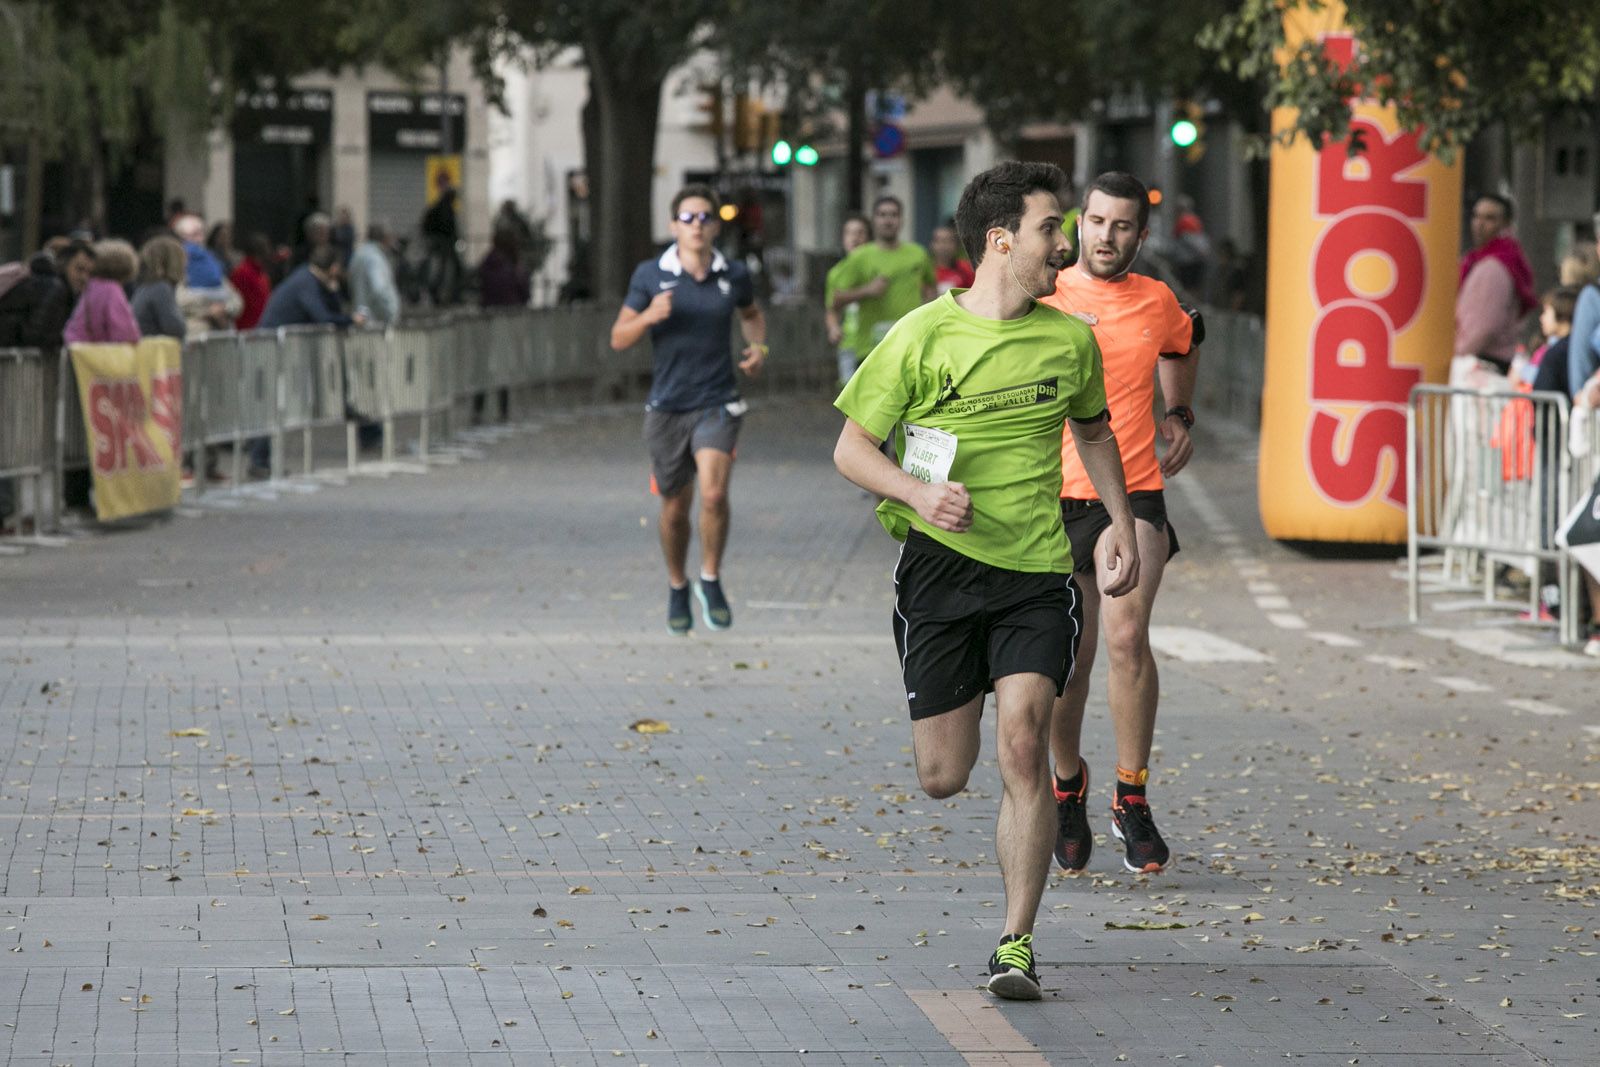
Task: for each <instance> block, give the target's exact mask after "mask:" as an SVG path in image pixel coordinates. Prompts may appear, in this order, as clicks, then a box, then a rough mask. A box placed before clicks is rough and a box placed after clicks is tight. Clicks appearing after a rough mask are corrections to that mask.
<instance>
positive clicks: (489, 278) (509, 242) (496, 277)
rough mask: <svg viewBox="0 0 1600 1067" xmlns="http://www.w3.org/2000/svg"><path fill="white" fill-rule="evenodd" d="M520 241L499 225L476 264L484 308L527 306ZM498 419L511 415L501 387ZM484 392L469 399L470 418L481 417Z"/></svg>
mask: <svg viewBox="0 0 1600 1067" xmlns="http://www.w3.org/2000/svg"><path fill="white" fill-rule="evenodd" d="M520 245H521V242H520V239H519V238H518V236H517V232H516V230H514V229H512V228H510V227H506V226H501V227H498V228H496V229H495V231H494V243H493V245H492V246H491V247H490V249H489V252H488V254H487V255H485V256H484V257H483V259H482V261H480V262H479V263H478V303H479V305H480V306H482V307H486V308H513V307H527V306H528V300H529V298H530V297H531V296H532V290H531V288H530V286H529V284H528V272H527V270H526V269H525V268H524V267H523V266H522V257H521V247H520ZM499 393H500V405H499V406H500V418H501V420H502V421H504V420H505V419H507V418H508V417H510V414H511V392H510V390H508V389H501V390H500V391H499ZM484 406H485V394H483V393H478V394H476V395H475V396H473V398H472V417H473V421H474V422H476V421H480V420H481V419H482V417H483V409H484Z"/></svg>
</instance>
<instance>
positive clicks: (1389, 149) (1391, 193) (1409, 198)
mask: <svg viewBox="0 0 1600 1067" xmlns="http://www.w3.org/2000/svg"><path fill="white" fill-rule="evenodd" d="M1350 131H1351V133H1352V134H1354V133H1356V132H1359V133H1361V135H1362V138H1363V148H1364V149H1365V150H1364V151H1363V152H1362V153H1361V154H1360V155H1359V156H1351V155H1348V154H1347V153H1346V152H1345V149H1344V145H1343V144H1337V145H1329V146H1328V147H1326V148H1324V149H1322V151H1320V152H1318V153H1317V214H1319V215H1337V214H1340V213H1341V212H1345V211H1349V210H1350V209H1351V208H1357V207H1386V208H1388V209H1389V210H1391V211H1398V212H1399V213H1400V214H1402V215H1404V216H1405V217H1406V218H1408V219H1420V218H1426V217H1427V214H1428V183H1427V182H1425V181H1423V180H1422V179H1420V178H1402V177H1401V175H1402V174H1406V173H1408V172H1410V170H1411V169H1412V168H1413V167H1416V166H1420V165H1421V164H1422V163H1423V162H1424V161H1426V160H1427V158H1428V156H1427V153H1426V152H1424V151H1423V150H1422V149H1421V148H1419V147H1418V146H1417V135H1416V134H1415V133H1414V132H1410V133H1396V134H1395V135H1394V137H1392V138H1385V137H1384V135H1383V130H1382V128H1380V127H1379V126H1378V125H1377V124H1376V123H1374V122H1371V121H1369V120H1367V119H1354V120H1352V121H1351V123H1350Z"/></svg>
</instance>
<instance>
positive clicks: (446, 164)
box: [426, 155, 461, 204]
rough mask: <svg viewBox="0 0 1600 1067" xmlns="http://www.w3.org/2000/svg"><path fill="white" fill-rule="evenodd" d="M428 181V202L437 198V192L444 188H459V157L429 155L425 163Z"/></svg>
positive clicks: (430, 202)
mask: <svg viewBox="0 0 1600 1067" xmlns="http://www.w3.org/2000/svg"><path fill="white" fill-rule="evenodd" d="M426 173H427V181H428V194H427V195H428V203H429V204H432V203H434V202H435V201H436V200H438V199H439V194H440V193H442V192H444V190H445V189H447V188H448V189H455V190H457V191H458V192H459V190H460V189H461V157H460V156H458V155H451V156H429V157H428V162H427V165H426Z"/></svg>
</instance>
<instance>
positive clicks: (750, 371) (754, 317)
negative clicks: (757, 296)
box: [739, 304, 767, 378]
mask: <svg viewBox="0 0 1600 1067" xmlns="http://www.w3.org/2000/svg"><path fill="white" fill-rule="evenodd" d="M739 332H740V333H741V334H743V335H744V341H745V346H744V358H743V359H741V360H740V361H739V369H740V370H742V371H744V372H745V374H747V375H749V376H750V377H752V378H754V377H755V376H756V375H757V374H760V373H761V365H762V364H763V363H765V362H766V359H767V316H766V315H765V314H764V313H763V312H762V310H761V308H760V306H759V305H756V304H751V305H750V306H748V307H742V308H740V309H739Z"/></svg>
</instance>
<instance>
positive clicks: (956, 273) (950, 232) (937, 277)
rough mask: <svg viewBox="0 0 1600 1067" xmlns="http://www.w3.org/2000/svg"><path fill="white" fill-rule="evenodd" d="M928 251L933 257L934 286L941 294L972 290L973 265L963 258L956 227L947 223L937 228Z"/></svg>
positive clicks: (934, 229) (934, 230)
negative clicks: (957, 290)
mask: <svg viewBox="0 0 1600 1067" xmlns="http://www.w3.org/2000/svg"><path fill="white" fill-rule="evenodd" d="M928 251H929V252H930V253H932V255H933V279H934V286H935V288H937V289H938V290H939V292H940V293H941V294H943V293H948V292H949V291H950V290H952V289H971V288H972V264H971V263H969V262H967V261H966V260H965V259H963V258H962V256H961V241H960V240H959V239H958V238H957V237H956V228H955V226H954V225H952V224H951V223H948V222H946V223H943V224H942V225H939V226H935V227H934V228H933V237H932V239H931V240H929V242H928Z"/></svg>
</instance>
